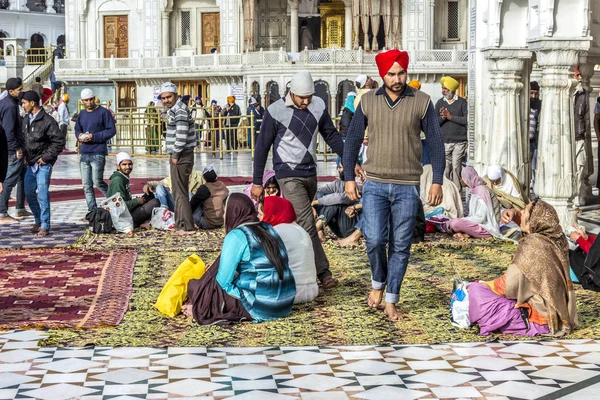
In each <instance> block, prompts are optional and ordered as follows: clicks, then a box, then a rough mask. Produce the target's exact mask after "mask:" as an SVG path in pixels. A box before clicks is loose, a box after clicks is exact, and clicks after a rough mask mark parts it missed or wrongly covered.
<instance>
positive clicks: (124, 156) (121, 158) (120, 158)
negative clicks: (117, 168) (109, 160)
mask: <svg viewBox="0 0 600 400" xmlns="http://www.w3.org/2000/svg"><path fill="white" fill-rule="evenodd" d="M125 160H129V161H133V159H132V158H131V156H130V155H129V153H125V152H124V151H122V152H120V153H119V154H117V165H120V164H121V162H122V161H125Z"/></svg>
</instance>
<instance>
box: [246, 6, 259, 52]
mask: <svg viewBox="0 0 600 400" xmlns="http://www.w3.org/2000/svg"><path fill="white" fill-rule="evenodd" d="M243 10H244V44H245V50H249V51H254V21H255V18H256V4H255V0H245V1H244V8H243Z"/></svg>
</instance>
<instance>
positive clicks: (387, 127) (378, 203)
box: [343, 50, 444, 321]
mask: <svg viewBox="0 0 600 400" xmlns="http://www.w3.org/2000/svg"><path fill="white" fill-rule="evenodd" d="M375 61H376V63H377V68H378V69H379V75H380V76H381V77H382V78H383V83H384V86H383V87H382V88H380V89H378V90H371V91H370V92H368V93H365V95H364V96H363V97H362V99H361V102H360V104H359V106H358V107H357V109H356V113H355V114H354V118H353V119H352V123H351V125H350V130H349V132H348V136H347V138H346V143H345V146H344V155H343V164H344V165H354V164H355V163H356V160H357V159H358V152H359V149H360V145H361V143H362V141H363V137H364V133H365V129H366V128H367V127H368V128H369V158H368V160H367V161H366V162H365V163H364V164H363V168H364V172H365V173H366V177H367V180H366V182H365V184H364V186H363V193H362V204H363V208H362V210H363V212H362V216H361V229H362V230H363V234H364V236H365V239H366V245H367V255H368V257H369V263H370V265H371V273H372V290H371V293H370V294H369V298H368V304H369V306H370V307H373V308H378V307H379V305H380V304H381V302H382V300H383V294H384V292H386V294H385V302H386V304H385V314H386V315H387V316H388V318H389V319H390V320H392V321H397V320H399V319H400V318H401V316H400V313H399V312H398V310H397V309H396V303H397V302H398V301H399V300H400V286H401V285H402V280H403V279H404V274H405V273H406V267H407V265H408V258H409V255H410V245H411V241H412V238H413V232H414V229H415V224H416V218H417V214H418V210H419V202H420V201H421V199H420V197H419V185H420V179H421V174H422V172H423V167H422V166H421V139H420V134H421V130H422V131H423V132H425V140H426V141H427V147H428V148H429V153H430V158H431V164H432V168H433V184H432V185H431V188H430V189H429V195H428V203H429V204H430V205H432V206H437V205H438V204H440V203H441V201H442V183H443V178H444V144H443V140H442V134H441V132H440V126H439V122H438V119H437V115H436V112H435V110H434V108H433V105H432V103H431V99H430V98H429V96H428V95H427V94H425V93H424V92H421V91H419V90H414V89H413V88H411V87H410V86H408V85H407V84H406V77H407V73H408V71H407V70H408V62H409V58H408V53H407V52H405V51H399V50H389V51H385V52H382V53H379V54H378V55H377V56H376V57H375ZM359 172H360V171H359ZM344 176H345V181H346V183H345V190H346V195H347V196H348V199H350V200H352V201H358V199H359V197H360V193H359V190H358V185H357V184H356V182H355V180H354V178H355V170H354V169H352V168H346V169H345V170H344ZM388 241H389V255H388V252H386V244H387V243H388ZM386 286H387V290H386Z"/></svg>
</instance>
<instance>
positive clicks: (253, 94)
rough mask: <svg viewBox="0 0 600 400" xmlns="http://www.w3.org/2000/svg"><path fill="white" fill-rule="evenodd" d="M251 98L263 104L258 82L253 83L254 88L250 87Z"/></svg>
mask: <svg viewBox="0 0 600 400" xmlns="http://www.w3.org/2000/svg"><path fill="white" fill-rule="evenodd" d="M250 97H254V98H255V99H256V101H257V102H258V104H262V103H261V100H262V97H261V95H260V84H259V83H258V82H256V81H254V82H252V86H251V87H250Z"/></svg>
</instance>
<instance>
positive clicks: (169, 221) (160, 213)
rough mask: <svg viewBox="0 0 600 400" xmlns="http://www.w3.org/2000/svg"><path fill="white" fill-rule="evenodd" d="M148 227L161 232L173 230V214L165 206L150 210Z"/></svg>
mask: <svg viewBox="0 0 600 400" xmlns="http://www.w3.org/2000/svg"><path fill="white" fill-rule="evenodd" d="M150 225H151V226H152V227H153V228H154V229H162V230H163V231H166V230H171V229H175V214H173V212H172V211H171V210H169V209H168V208H167V207H165V206H160V207H156V208H154V209H153V210H152V219H150Z"/></svg>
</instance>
